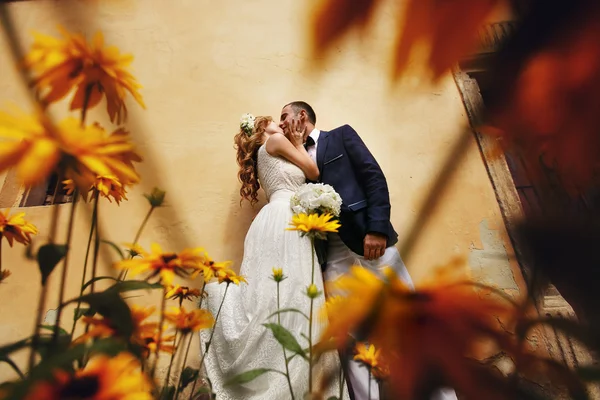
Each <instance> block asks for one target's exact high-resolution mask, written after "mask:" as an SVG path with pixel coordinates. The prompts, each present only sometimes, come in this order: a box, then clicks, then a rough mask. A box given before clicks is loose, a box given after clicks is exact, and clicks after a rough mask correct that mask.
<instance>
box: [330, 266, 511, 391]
mask: <svg viewBox="0 0 600 400" xmlns="http://www.w3.org/2000/svg"><path fill="white" fill-rule="evenodd" d="M460 266H463V265H461V264H460V263H458V262H454V261H453V262H451V263H450V264H449V265H448V266H447V267H446V271H445V272H443V273H441V274H438V275H437V277H436V280H433V281H430V282H429V283H425V284H423V285H421V286H419V287H417V290H416V291H412V290H410V289H409V288H408V287H407V286H406V285H405V284H404V283H403V282H401V281H400V280H399V279H398V277H397V276H396V275H395V274H394V273H393V271H392V270H391V269H387V270H386V271H385V272H384V274H383V275H384V276H383V277H381V278H380V277H379V276H378V275H376V274H375V273H374V272H371V271H369V270H367V269H364V268H361V267H353V268H352V269H351V271H350V274H348V275H346V276H343V277H341V278H340V279H338V280H337V281H334V282H333V283H332V284H331V285H330V289H331V291H330V292H331V293H332V295H338V297H336V298H335V299H334V300H332V301H331V302H329V301H328V304H327V306H326V309H327V314H328V317H329V326H328V327H327V329H326V332H325V334H324V336H323V341H326V340H328V339H329V338H335V339H336V340H337V341H338V346H340V347H344V346H345V344H346V343H347V341H348V340H349V334H354V336H355V337H356V338H357V340H361V341H362V340H368V341H369V343H372V344H373V345H375V346H377V348H378V349H381V351H382V352H383V353H384V354H385V357H386V361H387V362H388V363H389V372H390V374H391V377H392V379H391V382H392V384H393V386H394V388H395V390H396V394H397V395H398V396H399V397H402V398H414V397H416V396H417V392H418V391H419V390H421V387H420V386H419V382H424V381H426V378H427V377H428V376H430V375H431V373H432V371H436V373H439V374H441V376H442V379H443V381H444V382H445V384H447V385H448V386H451V387H454V388H456V389H457V391H460V392H463V393H470V394H471V395H473V396H471V397H473V398H482V397H481V396H475V394H480V393H477V392H474V391H473V388H474V387H478V385H475V384H474V382H473V379H474V378H473V377H475V376H479V375H478V374H479V372H477V371H478V370H477V371H476V370H475V369H474V368H475V367H474V366H473V364H472V363H471V362H469V361H468V360H467V358H466V357H467V356H470V357H474V358H480V357H481V356H482V354H480V353H479V351H480V350H481V347H480V346H479V344H480V343H483V342H486V343H490V342H491V343H495V344H496V345H497V346H499V347H501V348H502V349H503V350H504V351H506V352H507V353H508V354H512V355H513V357H517V358H518V357H519V354H520V353H519V352H520V351H521V349H520V348H519V347H518V346H517V345H516V342H515V338H514V335H511V334H509V333H508V332H509V331H510V330H511V329H513V328H512V327H513V326H514V323H515V315H516V312H517V307H516V305H515V304H514V302H512V301H511V300H510V299H508V298H507V297H506V296H504V295H503V294H501V293H499V292H498V291H494V290H492V289H489V290H487V291H483V290H476V289H477V288H478V287H480V286H478V285H475V284H473V282H472V281H469V280H468V279H467V278H466V277H465V275H463V274H458V273H455V272H453V271H456V268H458V267H460ZM440 277H441V278H443V279H440ZM328 289H329V288H328ZM499 321H502V322H501V323H499ZM507 330H508V331H507ZM488 348H489V347H488ZM367 355H368V354H366V355H365V357H364V361H366V360H367V359H368V357H367ZM381 372H382V375H385V373H386V370H385V368H384V369H382V371H381Z"/></svg>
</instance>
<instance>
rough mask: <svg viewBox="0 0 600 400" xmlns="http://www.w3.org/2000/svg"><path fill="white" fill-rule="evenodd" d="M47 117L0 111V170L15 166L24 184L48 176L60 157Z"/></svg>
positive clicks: (18, 111)
mask: <svg viewBox="0 0 600 400" xmlns="http://www.w3.org/2000/svg"><path fill="white" fill-rule="evenodd" d="M54 136H55V135H54V134H53V132H52V128H51V126H50V123H49V121H48V120H47V119H45V118H44V117H42V116H39V117H38V116H30V115H27V114H26V113H24V112H23V111H21V110H18V109H13V110H11V113H7V112H2V111H0V138H2V139H3V140H2V141H1V142H0V171H4V170H6V169H8V168H12V167H15V168H16V172H17V176H18V177H19V179H21V180H22V181H23V183H24V184H25V185H28V186H29V185H34V184H36V183H39V182H41V181H42V180H44V179H45V178H46V177H47V176H49V175H50V174H51V173H52V171H53V170H54V169H55V167H56V165H57V164H58V161H59V160H60V158H61V151H60V146H59V143H58V142H57V141H56V139H55V137H54Z"/></svg>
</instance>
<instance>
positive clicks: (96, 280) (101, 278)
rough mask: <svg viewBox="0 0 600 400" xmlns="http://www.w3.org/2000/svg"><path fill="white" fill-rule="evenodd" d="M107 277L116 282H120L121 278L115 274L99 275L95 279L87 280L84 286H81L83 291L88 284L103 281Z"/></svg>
mask: <svg viewBox="0 0 600 400" xmlns="http://www.w3.org/2000/svg"><path fill="white" fill-rule="evenodd" d="M105 279H111V280H113V281H115V282H118V281H119V280H118V279H117V278H115V277H113V276H97V277H95V278H94V279H90V280H89V281H87V282H86V283H85V284H84V285H83V286H82V287H81V291H84V290H85V289H86V288H87V287H88V286H90V285H91V284H92V283H94V282H98V281H102V280H105Z"/></svg>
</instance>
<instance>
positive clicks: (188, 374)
mask: <svg viewBox="0 0 600 400" xmlns="http://www.w3.org/2000/svg"><path fill="white" fill-rule="evenodd" d="M198 375H199V371H198V370H197V369H195V368H192V367H185V369H184V370H183V372H181V387H180V388H179V389H178V390H177V392H181V391H182V390H184V389H185V388H186V387H187V386H188V385H189V384H190V383H192V382H194V381H195V380H196V379H197V378H198Z"/></svg>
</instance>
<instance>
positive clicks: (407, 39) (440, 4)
mask: <svg viewBox="0 0 600 400" xmlns="http://www.w3.org/2000/svg"><path fill="white" fill-rule="evenodd" d="M501 1H502V0H453V1H439V0H411V1H410V3H409V4H408V7H407V9H406V12H405V14H404V15H405V18H404V26H403V28H402V29H401V31H400V35H399V38H398V46H397V49H396V63H395V69H394V73H395V76H396V77H397V76H398V75H400V73H401V72H403V70H404V68H405V67H406V64H407V62H408V58H409V56H410V52H411V50H412V48H413V46H414V45H415V44H416V43H418V42H419V41H425V42H429V43H430V45H431V48H430V52H429V58H428V63H429V67H430V68H431V70H432V72H433V75H434V79H437V78H439V77H440V76H441V75H442V74H443V73H445V72H446V71H447V70H448V69H449V68H451V67H452V65H453V64H454V63H455V62H457V61H458V60H459V59H460V58H461V57H462V56H464V55H465V54H466V53H468V52H469V51H470V50H471V49H472V48H473V47H474V46H475V45H476V44H477V38H478V36H477V34H478V30H479V28H480V27H481V26H482V25H483V23H484V21H485V20H486V18H487V17H488V16H489V15H490V13H491V12H492V11H493V10H494V8H495V7H496V6H497V5H498V4H500V2H501Z"/></svg>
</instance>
